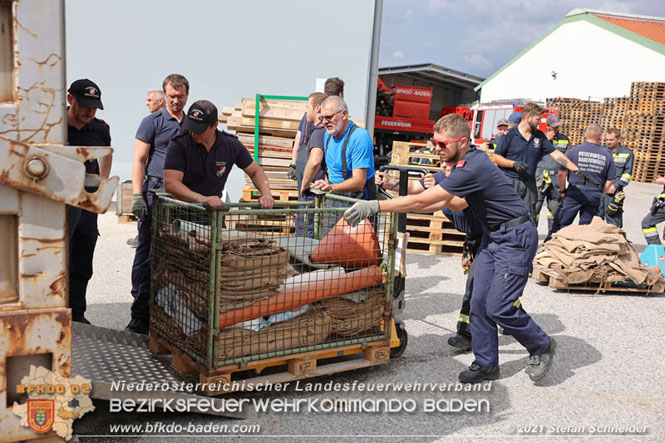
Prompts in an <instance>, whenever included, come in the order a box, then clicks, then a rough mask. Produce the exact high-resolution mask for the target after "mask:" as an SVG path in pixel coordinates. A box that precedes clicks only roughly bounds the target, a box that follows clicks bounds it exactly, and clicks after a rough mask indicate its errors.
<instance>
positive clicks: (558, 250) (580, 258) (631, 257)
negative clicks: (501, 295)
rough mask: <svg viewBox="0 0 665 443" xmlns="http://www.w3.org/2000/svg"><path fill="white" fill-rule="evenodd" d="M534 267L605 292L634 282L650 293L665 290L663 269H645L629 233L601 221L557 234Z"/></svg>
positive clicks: (574, 226)
mask: <svg viewBox="0 0 665 443" xmlns="http://www.w3.org/2000/svg"><path fill="white" fill-rule="evenodd" d="M534 264H536V265H539V266H541V267H543V268H547V269H551V270H553V271H555V272H556V273H557V274H558V278H559V279H561V280H562V281H564V282H565V283H568V284H579V283H584V282H592V283H598V284H599V286H600V290H603V289H606V288H607V286H608V285H611V284H612V283H614V282H626V281H633V282H635V283H636V284H638V285H645V286H648V287H649V289H650V292H663V291H664V290H665V279H663V276H662V275H661V270H660V267H659V266H652V267H650V268H645V267H644V265H643V264H642V263H641V262H640V259H639V257H638V255H637V252H636V251H635V249H634V248H633V245H631V244H630V242H629V241H628V240H627V239H626V234H625V232H623V231H622V230H621V229H619V228H617V227H616V226H613V225H609V224H607V223H605V222H604V221H603V220H602V219H600V218H599V217H594V218H593V220H592V221H591V224H589V225H571V226H567V227H565V228H563V229H562V230H560V231H559V232H557V233H556V234H554V235H553V236H552V239H551V240H550V241H548V242H547V243H545V244H544V245H543V246H542V247H541V248H540V249H539V250H538V252H537V253H536V257H535V258H534Z"/></svg>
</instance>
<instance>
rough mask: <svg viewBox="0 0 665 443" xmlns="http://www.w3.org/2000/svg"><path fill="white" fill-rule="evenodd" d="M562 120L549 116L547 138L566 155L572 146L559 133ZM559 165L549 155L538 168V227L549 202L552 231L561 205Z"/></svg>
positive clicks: (548, 223) (548, 214) (548, 208)
mask: <svg viewBox="0 0 665 443" xmlns="http://www.w3.org/2000/svg"><path fill="white" fill-rule="evenodd" d="M560 128H561V120H559V117H558V116H557V115H556V114H550V115H549V116H547V132H546V133H545V137H547V139H548V140H549V141H551V142H552V144H553V145H554V148H555V149H556V150H558V151H560V152H562V153H564V154H565V153H566V151H567V150H568V147H569V146H570V139H569V138H568V137H566V136H565V135H563V134H562V133H560V132H559V129H560ZM558 172H559V164H558V163H557V162H556V161H555V160H554V159H553V158H552V157H551V156H549V155H547V156H545V157H543V159H542V160H541V161H540V162H539V163H538V165H537V166H536V187H537V188H538V200H537V201H536V226H538V220H539V218H540V210H541V209H542V208H543V204H544V203H545V201H547V230H548V232H549V231H551V230H552V224H553V223H554V214H556V211H557V209H559V205H560V204H561V192H560V191H559V181H558V179H557V177H558Z"/></svg>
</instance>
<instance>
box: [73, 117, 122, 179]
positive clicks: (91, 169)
mask: <svg viewBox="0 0 665 443" xmlns="http://www.w3.org/2000/svg"><path fill="white" fill-rule="evenodd" d="M67 143H68V144H69V146H111V131H110V130H109V125H108V124H106V122H105V121H104V120H100V119H98V118H93V119H92V121H91V122H90V123H88V124H87V125H85V126H83V127H82V128H81V129H76V127H74V126H72V125H70V124H68V125H67ZM85 172H87V173H88V174H97V175H99V163H98V162H97V160H88V161H86V162H85ZM96 189H97V187H96V186H93V187H90V186H86V190H87V191H88V192H92V191H94V190H96Z"/></svg>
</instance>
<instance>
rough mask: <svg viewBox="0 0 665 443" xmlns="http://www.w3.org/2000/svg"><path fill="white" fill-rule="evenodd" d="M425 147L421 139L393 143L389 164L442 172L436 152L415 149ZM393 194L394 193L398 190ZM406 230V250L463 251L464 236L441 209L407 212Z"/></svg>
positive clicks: (427, 251)
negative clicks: (407, 240)
mask: <svg viewBox="0 0 665 443" xmlns="http://www.w3.org/2000/svg"><path fill="white" fill-rule="evenodd" d="M427 146H428V145H427V143H424V142H422V143H419V142H398V141H396V142H393V150H392V157H391V162H390V163H391V164H392V165H398V166H413V167H417V168H423V169H425V170H427V171H428V172H430V173H436V172H439V171H442V170H443V168H442V165H441V159H440V158H439V156H438V155H437V154H434V153H433V152H432V153H424V152H418V151H419V150H422V149H423V148H427ZM391 175H393V176H395V177H397V173H395V172H391ZM413 180H416V179H415V178H414V179H413ZM392 194H393V195H397V193H392ZM406 230H407V232H408V233H409V243H408V244H407V249H406V250H407V251H409V252H420V253H424V254H452V255H461V254H462V247H463V245H464V237H465V235H464V234H463V233H461V232H459V231H458V230H456V229H455V228H454V226H453V224H452V223H451V222H450V220H448V217H446V216H445V215H443V212H441V211H438V212H436V213H434V214H408V215H407V218H406Z"/></svg>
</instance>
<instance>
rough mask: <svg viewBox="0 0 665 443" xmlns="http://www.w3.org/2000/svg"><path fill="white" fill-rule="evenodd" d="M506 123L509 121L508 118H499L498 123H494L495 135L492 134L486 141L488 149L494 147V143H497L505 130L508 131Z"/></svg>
mask: <svg viewBox="0 0 665 443" xmlns="http://www.w3.org/2000/svg"><path fill="white" fill-rule="evenodd" d="M508 124H509V122H508V119H506V118H502V119H501V120H499V123H497V124H496V135H494V137H492V138H491V139H489V140H488V141H487V148H488V149H491V150H494V149H496V145H497V143H499V140H500V139H501V137H503V136H504V135H506V132H508Z"/></svg>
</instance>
